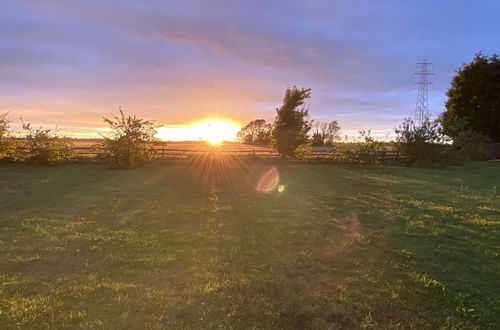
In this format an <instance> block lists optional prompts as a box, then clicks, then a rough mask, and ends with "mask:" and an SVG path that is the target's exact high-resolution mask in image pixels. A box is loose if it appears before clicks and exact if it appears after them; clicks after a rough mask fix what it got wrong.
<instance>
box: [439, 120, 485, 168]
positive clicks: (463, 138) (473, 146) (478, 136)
mask: <svg viewBox="0 0 500 330" xmlns="http://www.w3.org/2000/svg"><path fill="white" fill-rule="evenodd" d="M440 120H442V118H441V119H440ZM447 127H448V129H449V130H451V131H453V132H454V134H453V147H454V148H455V149H456V151H457V152H458V154H459V155H460V156H461V157H462V158H463V159H473V160H483V159H486V158H487V156H488V151H489V148H488V145H487V143H488V142H490V139H489V138H488V137H487V136H486V135H484V134H482V133H479V132H477V131H475V130H473V129H472V128H471V126H470V125H469V122H468V120H467V119H463V118H462V119H459V118H455V119H454V120H453V121H448V123H447Z"/></svg>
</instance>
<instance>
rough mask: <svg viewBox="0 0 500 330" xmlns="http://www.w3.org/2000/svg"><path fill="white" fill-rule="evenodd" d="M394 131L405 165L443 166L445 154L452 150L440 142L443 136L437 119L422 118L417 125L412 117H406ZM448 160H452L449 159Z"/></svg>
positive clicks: (445, 158)
mask: <svg viewBox="0 0 500 330" xmlns="http://www.w3.org/2000/svg"><path fill="white" fill-rule="evenodd" d="M394 131H395V132H396V134H397V138H396V141H397V142H398V144H397V146H398V150H399V151H400V152H401V153H402V154H403V156H404V158H403V159H404V162H405V163H406V165H407V166H411V165H412V164H415V165H417V166H434V165H440V166H443V165H446V163H447V155H448V156H449V155H451V153H452V152H453V151H451V149H450V148H449V146H445V145H443V144H441V142H443V141H444V136H443V134H442V133H441V129H440V127H439V122H438V121H432V122H431V121H430V119H429V118H424V120H423V122H422V125H420V126H417V125H415V123H414V121H413V120H412V119H410V118H406V119H405V120H404V121H403V123H402V124H401V125H400V126H399V128H396V129H395V130H394ZM453 158H456V157H455V156H454V157H453ZM450 162H454V160H453V161H451V159H450Z"/></svg>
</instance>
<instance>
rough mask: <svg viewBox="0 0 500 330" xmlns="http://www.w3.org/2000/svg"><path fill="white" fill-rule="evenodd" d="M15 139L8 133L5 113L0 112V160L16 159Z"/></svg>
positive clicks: (7, 121)
mask: <svg viewBox="0 0 500 330" xmlns="http://www.w3.org/2000/svg"><path fill="white" fill-rule="evenodd" d="M16 148H17V141H16V140H15V139H14V138H13V137H12V136H11V135H10V132H9V120H8V119H7V113H4V114H0V160H15V159H16Z"/></svg>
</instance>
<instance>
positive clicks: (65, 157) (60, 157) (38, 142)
mask: <svg viewBox="0 0 500 330" xmlns="http://www.w3.org/2000/svg"><path fill="white" fill-rule="evenodd" d="M23 129H24V130H25V131H26V135H25V136H24V138H23V143H22V148H21V150H20V154H19V155H18V157H17V158H18V159H20V160H24V161H26V162H28V163H33V164H36V165H54V164H59V163H63V162H66V161H69V160H71V158H72V157H73V148H72V143H71V140H70V139H69V138H67V137H64V136H59V135H58V134H57V132H56V131H54V130H50V129H43V128H42V127H40V128H37V129H34V128H32V127H31V126H30V124H29V123H28V124H23Z"/></svg>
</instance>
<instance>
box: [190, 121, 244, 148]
mask: <svg viewBox="0 0 500 330" xmlns="http://www.w3.org/2000/svg"><path fill="white" fill-rule="evenodd" d="M194 129H195V131H196V132H197V133H198V135H199V139H201V140H203V141H206V142H208V143H210V144H211V145H218V144H221V143H222V142H224V141H232V140H234V139H236V133H238V131H239V128H238V127H237V126H236V125H233V124H231V123H229V122H225V121H215V120H209V121H205V122H202V123H200V124H198V125H195V126H194Z"/></svg>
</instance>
